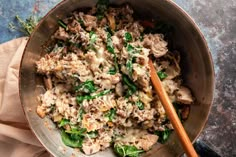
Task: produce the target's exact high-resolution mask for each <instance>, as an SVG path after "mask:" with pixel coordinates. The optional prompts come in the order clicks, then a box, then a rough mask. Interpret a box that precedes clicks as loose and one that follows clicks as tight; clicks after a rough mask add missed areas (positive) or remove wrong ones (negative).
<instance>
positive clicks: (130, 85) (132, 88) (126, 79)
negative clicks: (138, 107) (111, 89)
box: [122, 74, 137, 97]
mask: <svg viewBox="0 0 236 157" xmlns="http://www.w3.org/2000/svg"><path fill="white" fill-rule="evenodd" d="M122 81H123V84H125V85H127V87H128V91H127V92H126V97H129V96H131V95H132V94H134V93H135V92H136V91H137V87H136V86H135V85H134V83H133V81H132V80H130V79H129V77H128V76H126V75H124V74H123V75H122Z"/></svg>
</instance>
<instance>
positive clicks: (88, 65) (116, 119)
mask: <svg viewBox="0 0 236 157" xmlns="http://www.w3.org/2000/svg"><path fill="white" fill-rule="evenodd" d="M98 6H99V5H98ZM103 7H104V6H103ZM133 13H134V12H133V10H132V8H131V7H130V6H129V5H124V6H122V7H116V8H113V7H108V8H107V7H104V8H102V10H101V8H100V9H98V8H96V7H94V8H92V9H91V10H89V11H88V12H78V11H75V12H73V13H72V16H71V17H68V18H66V19H63V20H62V21H63V23H64V25H62V26H59V28H58V30H57V31H56V32H55V33H54V35H53V36H52V37H51V40H52V43H53V44H54V45H51V48H50V53H48V54H46V55H44V56H42V57H41V58H40V59H39V60H38V61H37V62H36V67H37V73H39V74H40V75H43V76H42V78H44V83H45V87H46V90H45V92H44V93H42V94H41V95H39V96H38V100H39V105H38V107H37V109H36V113H37V114H38V115H39V117H41V118H44V117H45V116H49V117H50V118H51V119H52V121H53V122H55V124H56V126H57V127H58V128H60V129H61V130H64V134H65V135H68V137H64V136H63V134H62V136H63V139H64V138H69V139H68V141H69V142H68V141H67V140H65V139H64V140H63V142H65V144H66V145H67V146H71V147H79V148H81V149H82V151H83V152H84V153H85V154H87V155H90V154H94V153H97V152H99V151H101V150H105V149H106V148H108V147H110V146H112V145H114V146H124V145H125V146H126V147H128V146H132V148H133V147H136V148H137V149H139V150H140V149H141V150H143V151H148V150H150V149H151V148H152V146H153V145H154V144H155V143H156V142H157V140H158V138H162V137H161V136H160V137H159V136H157V135H155V133H156V132H157V131H166V130H173V126H172V125H171V123H170V121H169V120H168V117H167V116H166V112H165V110H164V108H163V106H162V104H161V102H160V100H159V98H158V96H157V94H156V92H155V90H154V89H153V88H152V82H151V80H150V68H149V65H148V61H149V59H152V61H153V63H154V66H155V69H156V71H157V73H158V75H159V77H160V79H161V81H162V85H163V87H164V89H165V91H166V92H167V94H168V96H169V98H170V101H171V102H177V103H178V104H182V106H181V109H180V110H179V111H181V113H180V114H181V116H182V118H183V119H187V118H188V115H189V112H190V105H188V104H192V103H193V100H194V98H193V96H192V94H191V91H190V89H188V88H186V87H184V86H182V79H181V69H180V66H179V63H180V55H179V53H178V52H174V53H172V52H170V51H168V48H167V42H166V41H165V40H164V36H163V34H158V33H152V34H147V33H146V27H145V26H142V25H141V23H142V21H140V19H138V20H137V19H135V18H134V17H133ZM152 25H153V26H154V24H152ZM66 142H67V143H66ZM73 142H75V143H73Z"/></svg>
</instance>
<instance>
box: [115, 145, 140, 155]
mask: <svg viewBox="0 0 236 157" xmlns="http://www.w3.org/2000/svg"><path fill="white" fill-rule="evenodd" d="M114 150H115V152H116V153H117V155H119V156H120V157H138V156H139V155H140V154H141V153H143V152H144V151H143V150H140V149H138V148H136V147H135V146H129V145H118V144H115V145H114Z"/></svg>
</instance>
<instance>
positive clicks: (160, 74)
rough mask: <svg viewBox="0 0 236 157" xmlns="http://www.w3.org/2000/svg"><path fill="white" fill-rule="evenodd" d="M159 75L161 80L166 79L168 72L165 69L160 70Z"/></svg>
mask: <svg viewBox="0 0 236 157" xmlns="http://www.w3.org/2000/svg"><path fill="white" fill-rule="evenodd" d="M157 75H158V77H159V78H160V80H161V81H162V80H164V79H165V78H166V77H167V74H166V73H165V72H164V71H158V72H157Z"/></svg>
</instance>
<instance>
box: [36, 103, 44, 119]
mask: <svg viewBox="0 0 236 157" xmlns="http://www.w3.org/2000/svg"><path fill="white" fill-rule="evenodd" d="M36 112H37V114H38V115H39V117H41V118H44V117H45V115H46V113H45V111H44V110H43V108H42V107H41V106H38V107H37V109H36Z"/></svg>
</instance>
